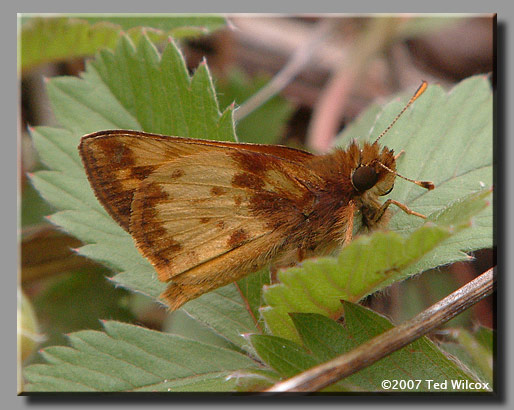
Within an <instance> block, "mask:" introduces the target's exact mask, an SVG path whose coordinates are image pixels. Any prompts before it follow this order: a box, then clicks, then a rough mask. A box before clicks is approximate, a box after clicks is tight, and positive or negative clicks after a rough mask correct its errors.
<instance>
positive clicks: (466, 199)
mask: <svg viewBox="0 0 514 410" xmlns="http://www.w3.org/2000/svg"><path fill="white" fill-rule="evenodd" d="M240 82H241V81H240ZM47 87H48V93H49V96H50V99H51V103H52V108H53V110H54V113H55V115H56V117H57V119H58V121H59V123H60V124H61V126H62V128H60V129H55V128H48V127H37V128H35V129H32V130H31V134H32V137H33V140H34V144H35V145H36V148H37V150H38V153H39V155H40V157H41V160H42V161H43V162H44V163H45V164H46V166H47V167H48V170H44V171H39V172H37V173H35V174H34V175H32V177H31V180H32V182H33V184H34V186H35V187H36V188H37V190H38V191H39V192H40V194H41V195H42V196H43V197H44V198H45V199H46V200H47V201H48V202H49V203H50V204H51V205H52V206H53V207H54V208H55V209H56V210H57V212H56V213H54V214H53V215H52V216H51V217H50V220H51V221H52V222H53V223H55V224H57V225H58V226H59V227H61V228H62V229H64V230H65V231H67V232H69V233H71V234H73V235H74V236H76V237H77V238H79V239H81V240H82V241H83V242H84V243H85V245H84V246H83V247H81V248H80V249H79V252H80V253H81V254H82V255H85V256H87V257H90V258H92V259H94V260H97V261H99V262H101V263H103V264H105V265H106V266H108V267H110V268H111V269H112V270H114V271H115V272H116V274H115V275H114V276H113V277H112V278H111V279H110V280H111V281H112V282H113V283H114V284H115V285H116V286H121V287H123V288H126V289H129V290H132V291H135V292H138V293H142V294H145V295H148V296H150V297H152V298H156V297H157V296H158V295H159V293H160V292H161V291H162V290H163V289H164V286H165V285H164V284H162V283H160V282H159V281H158V280H157V278H156V274H155V272H154V271H153V268H152V266H151V265H150V264H149V263H148V261H146V259H144V258H143V257H142V256H141V255H140V254H139V253H138V252H137V250H136V249H135V247H134V245H133V242H132V239H131V237H130V236H129V235H128V234H127V233H126V232H125V231H123V230H122V229H121V228H120V227H119V226H118V225H117V224H116V223H114V221H112V220H111V219H110V217H109V216H108V215H107V214H106V212H105V211H104V209H103V208H102V207H101V205H100V204H99V203H98V202H97V200H96V198H95V197H94V195H93V193H92V191H91V188H90V187H89V184H88V182H87V179H86V177H85V174H84V170H83V168H82V165H81V162H80V159H79V156H78V152H77V146H78V143H79V140H80V138H81V137H82V136H83V135H85V134H87V133H91V132H95V131H98V130H102V129H116V128H121V129H139V130H144V131H148V132H156V133H163V134H167V135H180V136H185V137H196V138H209V139H217V140H234V139H235V128H234V123H233V119H232V113H233V108H232V106H231V105H229V104H230V103H229V102H228V101H226V100H225V101H224V103H223V105H224V106H226V105H228V108H226V109H225V110H223V111H221V110H220V105H219V103H218V98H217V94H216V91H215V89H214V86H213V81H212V78H211V75H210V73H209V70H208V68H207V65H206V64H205V63H202V64H201V65H200V66H199V67H198V69H197V70H196V72H195V73H194V75H193V76H190V75H189V74H188V72H187V69H186V66H185V63H184V60H183V57H182V55H181V53H180V51H179V49H178V48H177V47H176V45H175V44H174V43H173V42H169V43H168V44H167V46H166V47H165V49H164V51H163V53H162V56H161V55H160V54H159V53H158V52H157V49H156V48H155V46H154V45H153V44H152V42H151V41H150V39H149V38H148V36H146V35H143V36H139V38H138V44H137V47H134V45H133V44H132V42H131V40H130V38H129V37H128V36H122V37H121V38H120V39H119V41H118V43H117V45H116V48H115V50H114V51H113V52H111V51H107V50H103V51H101V52H99V54H97V56H96V58H95V59H94V60H93V61H91V62H90V63H89V64H88V65H87V69H86V72H85V73H84V74H83V75H82V77H81V78H80V79H78V78H69V77H61V78H54V79H51V80H49V81H48V85H47ZM229 89H230V87H227V88H226V90H229ZM234 94H236V93H234ZM240 95H244V96H245V97H246V95H247V94H246V93H245V92H241V93H240ZM237 102H238V103H240V102H242V101H237ZM404 102H405V97H401V98H400V99H398V100H397V101H394V102H393V103H391V104H389V105H388V106H387V107H385V109H384V110H383V111H380V109H379V107H377V106H374V107H371V108H370V109H369V110H368V111H366V112H365V113H364V114H363V115H362V116H361V117H360V118H359V119H358V120H357V121H356V122H355V124H353V125H352V126H350V127H348V128H347V130H345V132H344V133H343V134H342V135H341V136H340V138H339V139H338V143H339V144H341V145H344V144H346V143H347V142H348V140H349V136H352V137H359V136H361V137H362V138H364V139H366V138H368V137H369V130H370V129H371V128H372V125H373V123H375V126H374V128H373V130H377V132H379V130H382V129H384V128H385V127H386V126H387V124H388V123H389V122H390V120H391V118H393V117H394V115H395V114H396V113H398V112H399V111H400V107H401V106H402V104H404ZM274 104H278V105H276V106H277V107H279V108H280V110H279V109H278V108H276V109H272V110H270V109H269V108H267V109H268V110H269V111H268V112H277V111H280V112H281V114H280V115H277V118H276V124H277V125H276V127H275V130H276V129H277V128H278V127H280V126H283V124H284V122H285V120H286V118H287V112H288V110H290V109H289V108H287V105H285V104H283V103H282V105H281V103H280V101H278V102H275V103H274ZM264 112H266V111H264ZM377 114H379V115H378V118H377ZM256 115H257V113H256ZM261 115H265V114H261ZM375 119H376V121H375ZM241 126H242V124H241ZM238 127H239V125H238ZM250 128H252V127H250ZM238 129H239V128H238ZM377 132H375V131H373V132H372V133H371V136H370V138H373V136H376V133H377ZM268 136H269V137H270V138H272V137H273V129H271V130H270V131H269V132H268ZM251 138H252V140H254V139H253V138H255V137H251ZM259 142H265V140H261V141H259ZM383 143H384V144H385V145H387V146H389V147H390V148H394V149H395V150H396V151H399V150H400V149H405V151H406V154H405V155H404V156H403V157H402V158H401V159H400V161H399V172H400V173H402V174H404V175H406V176H408V177H410V178H416V179H427V180H432V181H434V182H435V184H436V187H437V188H436V189H435V190H434V191H431V192H425V191H423V190H422V189H421V188H418V187H416V186H414V185H413V184H409V183H407V182H406V181H403V180H398V182H397V184H396V186H395V189H394V190H393V192H392V193H391V194H390V196H391V197H393V198H395V199H397V200H399V201H400V202H403V203H405V204H406V205H408V206H409V207H410V208H412V209H415V210H416V211H419V212H422V213H424V214H427V215H430V218H429V222H428V223H426V224H423V221H422V220H420V219H419V218H414V217H411V216H407V215H404V214H403V213H402V212H397V213H396V214H395V215H394V217H393V220H392V223H391V228H392V229H391V232H387V233H382V232H379V233H376V234H373V235H371V236H369V237H362V238H360V239H358V240H356V241H354V242H353V243H352V244H351V245H350V246H348V247H346V248H345V249H344V250H343V252H342V253H341V254H340V255H339V256H338V257H330V258H319V259H314V260H310V261H306V262H305V263H304V264H302V265H301V266H299V267H296V268H292V269H289V270H287V271H284V272H281V273H280V280H281V284H280V285H273V286H268V284H269V278H268V275H267V272H259V273H256V274H254V275H251V276H249V277H247V278H245V279H243V280H241V281H239V282H238V283H237V284H231V285H229V286H226V287H224V288H221V289H217V290H215V291H213V292H210V293H208V294H206V295H204V296H202V297H201V298H199V299H196V300H194V301H191V302H189V303H188V304H187V305H185V307H184V308H183V311H184V312H186V313H187V315H188V318H189V319H187V320H193V321H194V322H195V326H201V328H203V329H204V330H205V332H203V333H200V332H198V333H195V334H191V333H190V332H189V334H188V333H187V326H185V327H184V326H183V327H180V326H178V327H176V328H175V330H174V332H175V333H173V334H165V333H160V332H154V331H150V330H147V329H142V328H140V327H137V326H134V325H129V324H122V323H120V322H114V321H107V322H104V323H103V327H104V329H103V330H102V331H94V330H88V331H80V332H77V333H73V334H71V335H69V342H70V345H71V346H70V347H57V346H55V347H50V348H47V349H45V350H44V352H43V353H42V355H43V358H44V359H45V361H46V364H37V365H33V366H30V367H28V368H27V369H26V371H25V378H26V380H27V382H28V383H27V385H26V388H27V389H28V390H29V391H148V390H151V391H198V390H201V391H204V390H209V391H211V390H212V391H220V390H221V391H227V390H237V389H241V390H251V389H257V388H262V387H264V386H267V385H270V384H271V383H274V382H276V381H278V380H279V379H280V378H281V377H288V376H291V375H293V374H295V373H296V372H298V371H301V370H303V369H305V368H308V367H310V366H312V365H314V364H317V363H320V362H322V361H324V360H327V359H329V358H331V357H333V356H334V355H336V354H340V353H341V352H344V351H348V350H351V348H353V347H355V346H356V345H358V344H359V343H360V342H362V341H365V340H367V339H369V338H370V337H372V336H373V335H375V334H377V333H379V332H380V331H383V330H384V329H386V328H387V327H388V326H391V325H390V324H388V322H387V321H386V320H385V319H383V318H381V317H379V316H378V315H377V314H376V313H373V312H371V311H368V310H366V309H363V308H361V307H358V306H356V305H351V304H348V303H347V304H346V305H345V307H346V309H345V317H346V323H347V325H346V327H342V326H341V325H339V324H338V323H336V322H335V321H334V320H333V319H334V318H337V317H338V316H339V315H340V314H341V313H342V311H343V308H342V305H341V304H340V302H339V300H340V299H345V300H348V301H358V300H359V299H361V298H362V297H364V296H366V295H367V294H370V293H372V292H375V291H377V290H380V289H383V288H384V287H386V286H388V285H389V284H391V283H393V282H395V281H398V280H403V279H405V278H407V277H409V276H412V275H413V274H416V273H419V272H421V271H423V270H426V269H429V268H433V267H437V266H439V265H441V264H445V263H449V262H452V261H456V260H465V259H467V258H468V257H467V256H466V254H465V253H464V252H467V251H471V250H475V249H480V248H486V247H491V246H492V215H491V207H490V206H486V205H487V203H486V201H489V200H490V198H491V197H490V195H489V187H490V186H491V185H492V93H491V90H490V86H489V84H488V81H487V79H486V78H485V77H473V78H470V79H468V80H466V81H464V82H462V83H461V84H459V85H458V86H456V87H455V88H454V89H453V90H452V91H451V92H450V93H447V92H446V91H444V90H443V89H442V88H440V87H438V86H429V89H428V90H427V91H426V93H425V94H424V95H423V97H422V98H420V99H419V100H418V101H417V102H416V103H415V105H414V106H413V107H412V109H410V110H409V111H408V112H407V113H406V114H405V115H404V116H403V117H402V118H401V120H400V121H399V122H398V124H397V125H395V127H394V128H393V130H391V131H390V132H389V133H388V134H387V136H386V137H384V139H383ZM485 198H487V200H486V199H485ZM392 256H394V257H392ZM263 289H264V291H263ZM294 312H303V313H302V314H300V313H294ZM292 313H294V314H292ZM352 320H353V322H352ZM350 323H353V324H352V325H350ZM358 324H359V325H358ZM363 329H369V331H363ZM344 332H349V335H350V336H351V338H353V339H354V340H355V341H356V343H355V344H353V345H352V344H348V337H349V336H344ZM250 334H252V336H249V335H250ZM319 334H323V335H330V334H333V336H331V337H332V339H330V338H329V339H330V340H331V342H330V343H329V342H328V340H329V339H327V340H319V339H318V337H317V336H316V335H319ZM361 339H362V340H361ZM221 341H222V342H221ZM416 343H417V345H415V346H414V345H412V346H409V347H407V348H405V349H402V351H399V352H398V357H397V358H396V359H394V360H395V363H396V365H395V366H388V365H387V364H386V363H382V362H380V363H378V364H377V365H375V366H377V367H376V368H374V369H373V368H370V369H368V370H367V372H368V373H362V372H360V373H359V374H357V375H355V376H354V378H350V379H347V380H345V381H344V382H341V383H338V384H337V385H335V386H332V387H331V389H334V390H337V391H355V390H363V391H367V390H380V387H379V385H378V384H377V381H378V380H380V378H381V377H382V378H385V377H388V378H393V376H394V375H395V374H398V373H396V372H400V373H402V372H404V371H405V368H406V366H407V367H408V368H409V369H410V371H414V369H418V370H419V369H425V370H424V375H425V376H426V377H431V378H433V379H434V380H441V378H443V377H447V375H448V374H450V375H452V377H455V378H458V379H462V380H477V379H478V377H479V376H477V375H476V374H474V373H473V372H472V371H470V370H469V369H465V368H463V367H462V366H460V365H459V364H458V363H455V362H453V361H450V360H448V359H447V358H446V356H445V355H444V354H443V353H442V352H441V351H440V350H439V349H438V348H437V347H435V346H434V345H433V344H432V343H431V342H430V341H429V340H428V339H420V341H418V342H416ZM279 352H280V353H279ZM214 357H219V358H220V359H219V360H211V359H210V358H214ZM391 360H393V359H391ZM429 363H430V365H429ZM371 369H373V370H371ZM483 374H484V373H483V372H482V373H481V376H480V377H484V376H483ZM370 378H371V380H370Z"/></svg>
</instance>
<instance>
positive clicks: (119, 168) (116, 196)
mask: <svg viewBox="0 0 514 410" xmlns="http://www.w3.org/2000/svg"><path fill="white" fill-rule="evenodd" d="M211 147H220V148H223V147H226V148H234V147H243V148H244V149H245V150H247V151H251V152H261V153H265V154H270V155H273V156H277V157H278V158H283V159H288V160H291V161H295V162H304V161H307V160H309V159H310V158H312V157H313V155H312V154H310V153H308V152H306V151H302V150H298V149H294V148H289V147H282V146H274V145H260V144H240V143H235V142H221V141H219V142H218V141H209V140H201V139H192V138H181V137H168V136H164V135H158V134H149V133H144V132H140V131H129V130H111V131H100V132H96V133H93V134H89V135H86V136H84V137H83V138H82V140H81V142H80V145H79V152H80V156H81V158H82V162H83V163H84V166H85V169H86V174H87V177H88V179H89V181H90V183H91V186H92V187H93V190H94V191H95V195H96V196H97V198H98V200H99V201H100V203H101V204H102V205H103V206H104V208H105V209H106V210H107V212H108V213H109V215H110V216H111V217H112V218H113V219H114V220H115V221H116V222H118V223H119V224H120V226H122V227H123V228H124V229H125V230H126V231H128V230H129V223H130V209H131V203H132V197H133V194H134V191H135V189H136V188H138V187H139V185H140V183H141V182H142V181H144V180H145V179H146V178H147V177H148V175H150V174H151V173H152V172H153V171H154V170H155V169H156V168H157V167H159V166H161V165H163V164H166V163H169V162H170V161H173V160H175V159H177V158H181V157H184V156H188V155H193V154H198V153H200V152H205V151H207V150H209V149H210V148H211Z"/></svg>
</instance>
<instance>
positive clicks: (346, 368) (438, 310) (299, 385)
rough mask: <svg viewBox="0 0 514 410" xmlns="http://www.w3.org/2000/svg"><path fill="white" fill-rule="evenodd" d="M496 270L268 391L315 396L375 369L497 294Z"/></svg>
mask: <svg viewBox="0 0 514 410" xmlns="http://www.w3.org/2000/svg"><path fill="white" fill-rule="evenodd" d="M493 269H494V268H491V269H489V270H488V271H486V272H484V273H483V274H482V275H480V276H479V277H477V278H476V279H474V280H472V281H471V282H469V283H467V284H466V285H464V286H463V287H461V288H460V289H458V290H456V291H455V292H453V293H452V294H450V295H449V296H447V297H445V298H444V299H442V300H440V301H439V302H437V303H436V304H434V305H432V306H431V307H429V308H428V309H426V310H424V311H423V312H421V313H420V314H418V315H417V316H415V317H414V318H412V319H411V320H408V321H407V322H404V323H403V324H401V325H399V326H396V327H394V328H392V329H390V330H388V331H386V332H384V333H382V334H381V335H379V336H377V337H375V338H373V339H371V340H369V341H367V342H366V343H364V344H362V345H360V346H359V347H358V348H356V349H354V350H352V351H350V352H348V353H345V354H343V355H341V356H338V357H336V358H334V359H332V360H330V361H328V362H326V363H322V364H320V365H318V366H315V367H313V368H311V369H309V370H306V371H305V372H302V373H300V374H298V375H296V376H294V377H292V378H290V379H288V380H284V381H282V382H279V383H277V384H275V385H274V386H272V387H270V388H269V389H267V390H266V391H267V392H315V391H319V390H321V389H323V388H324V387H327V386H329V385H331V384H333V383H335V382H337V381H339V380H341V379H343V378H344V377H347V376H350V375H351V374H354V373H356V372H358V371H359V370H361V369H363V368H365V367H367V366H370V365H372V364H373V363H375V362H377V361H378V360H380V359H382V358H383V357H385V356H387V355H389V354H391V353H393V352H395V351H396V350H398V349H401V348H402V347H404V346H406V345H408V344H409V343H411V342H413V341H414V340H416V339H418V338H420V337H421V336H423V335H425V334H427V333H428V332H430V331H431V330H432V329H434V328H436V327H438V326H440V325H442V324H443V323H446V322H447V321H449V320H450V319H452V318H453V317H454V316H456V315H458V314H459V313H460V312H462V311H464V310H466V309H467V308H469V307H470V306H472V305H474V304H475V303H477V302H478V301H480V300H481V299H483V298H485V297H486V296H488V295H490V294H491V293H492V292H493V290H494V282H495V278H494V272H493Z"/></svg>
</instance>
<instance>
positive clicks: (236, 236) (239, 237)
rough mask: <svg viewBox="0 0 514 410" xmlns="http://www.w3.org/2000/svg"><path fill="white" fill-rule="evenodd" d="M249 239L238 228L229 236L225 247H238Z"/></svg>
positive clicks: (243, 231) (246, 234) (242, 230)
mask: <svg viewBox="0 0 514 410" xmlns="http://www.w3.org/2000/svg"><path fill="white" fill-rule="evenodd" d="M248 238H249V235H248V233H247V232H246V231H245V230H244V229H242V228H240V229H238V230H237V231H234V232H232V235H230V238H229V239H228V242H227V245H228V246H229V247H230V248H233V247H235V246H237V245H240V244H241V243H243V242H244V241H246V240H247V239H248Z"/></svg>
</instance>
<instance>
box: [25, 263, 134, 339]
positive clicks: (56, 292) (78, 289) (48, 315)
mask: <svg viewBox="0 0 514 410" xmlns="http://www.w3.org/2000/svg"><path fill="white" fill-rule="evenodd" d="M46 285H47V286H46V287H45V288H44V289H43V290H42V291H41V292H40V293H39V294H38V295H37V296H36V298H35V300H34V306H35V308H36V310H37V312H38V314H39V317H41V318H42V320H41V324H42V330H43V331H44V333H45V335H46V340H45V343H44V344H43V346H49V345H55V344H64V343H65V339H64V337H63V334H64V333H68V332H72V331H77V330H81V329H100V328H101V326H100V322H99V319H106V318H109V319H113V320H120V321H124V322H128V321H131V320H133V319H134V318H133V315H132V314H131V313H130V312H129V310H128V309H127V308H126V307H125V305H126V298H127V292H126V291H124V290H123V289H116V288H114V287H113V286H111V285H110V284H109V283H108V282H107V281H106V279H105V272H104V271H102V270H98V269H96V271H93V270H91V269H88V270H85V271H81V272H73V273H70V274H65V275H60V276H58V277H56V278H55V279H54V280H53V281H51V282H50V283H47V284H46Z"/></svg>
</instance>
